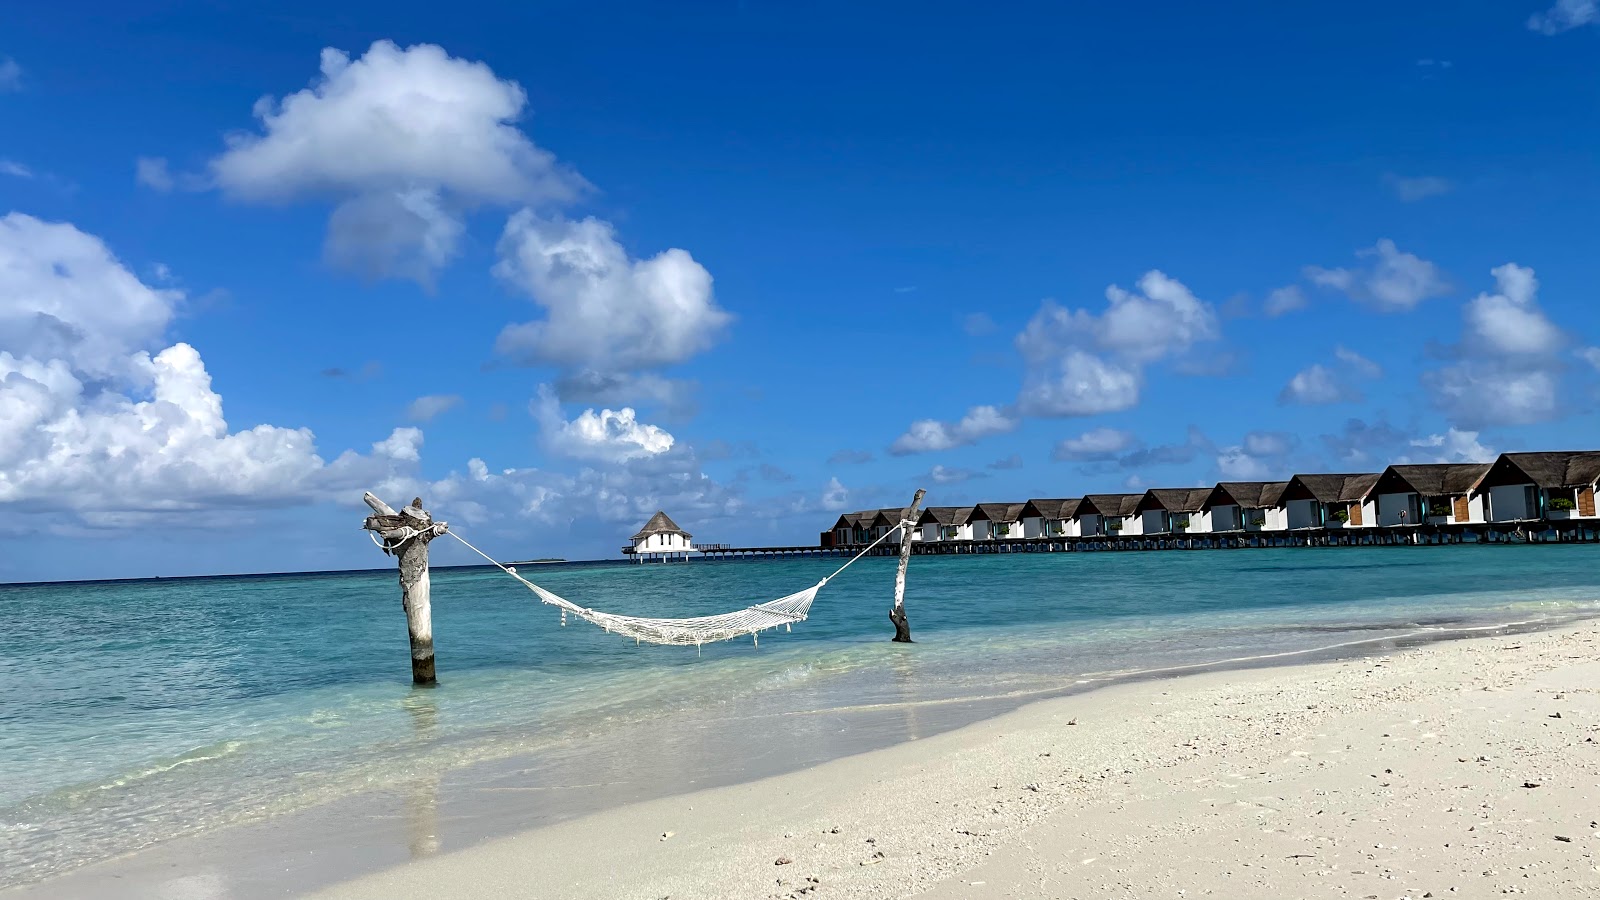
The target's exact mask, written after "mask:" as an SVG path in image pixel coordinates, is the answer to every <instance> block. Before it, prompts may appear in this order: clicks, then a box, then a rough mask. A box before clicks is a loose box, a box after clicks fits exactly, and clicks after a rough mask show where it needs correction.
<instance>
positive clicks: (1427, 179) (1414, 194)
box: [1383, 174, 1455, 203]
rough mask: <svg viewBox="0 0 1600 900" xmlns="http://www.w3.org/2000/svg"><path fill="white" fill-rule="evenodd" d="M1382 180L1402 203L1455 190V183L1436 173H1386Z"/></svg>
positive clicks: (1438, 195) (1413, 201)
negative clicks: (1409, 175) (1406, 175)
mask: <svg viewBox="0 0 1600 900" xmlns="http://www.w3.org/2000/svg"><path fill="white" fill-rule="evenodd" d="M1383 180H1384V182H1385V183H1386V184H1388V185H1389V189H1390V190H1392V191H1394V195H1395V196H1396V197H1399V198H1400V202H1402V203H1415V202H1417V201H1418V200H1426V199H1428V198H1429V197H1440V196H1443V195H1445V194H1448V193H1450V192H1451V191H1453V190H1455V185H1454V184H1452V183H1451V182H1450V180H1449V179H1448V178H1440V177H1438V176H1437V175H1418V176H1414V177H1409V178H1408V177H1405V176H1402V175H1394V174H1390V175H1386V176H1384V179H1383Z"/></svg>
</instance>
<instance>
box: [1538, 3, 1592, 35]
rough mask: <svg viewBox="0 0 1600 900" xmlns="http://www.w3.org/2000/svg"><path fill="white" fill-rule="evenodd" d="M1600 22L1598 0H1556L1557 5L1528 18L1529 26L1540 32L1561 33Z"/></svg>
mask: <svg viewBox="0 0 1600 900" xmlns="http://www.w3.org/2000/svg"><path fill="white" fill-rule="evenodd" d="M1595 22H1600V2H1596V0H1556V2H1555V5H1554V6H1552V7H1550V8H1549V9H1547V10H1545V11H1544V12H1541V13H1535V14H1534V15H1532V16H1530V17H1529V18H1528V28H1529V29H1530V30H1533V31H1537V32H1539V33H1540V34H1560V33H1561V32H1563V31H1571V30H1572V29H1574V28H1582V27H1583V26H1585V25H1592V24H1594V23H1595Z"/></svg>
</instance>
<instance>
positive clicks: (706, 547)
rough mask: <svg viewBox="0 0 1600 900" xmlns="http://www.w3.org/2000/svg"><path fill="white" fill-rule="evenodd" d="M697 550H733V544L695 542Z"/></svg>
mask: <svg viewBox="0 0 1600 900" xmlns="http://www.w3.org/2000/svg"><path fill="white" fill-rule="evenodd" d="M694 546H695V549H697V550H732V549H733V545H732V544H695V545H694Z"/></svg>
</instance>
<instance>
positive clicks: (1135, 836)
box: [316, 625, 1600, 900]
mask: <svg viewBox="0 0 1600 900" xmlns="http://www.w3.org/2000/svg"><path fill="white" fill-rule="evenodd" d="M908 714H911V715H914V710H912V711H908ZM640 752H641V753H647V752H649V748H647V747H641V748H640ZM1597 822H1600V629H1596V627H1595V626H1593V625H1583V626H1577V627H1569V628H1565V629H1561V630H1558V631H1551V632H1541V633H1532V634H1522V635H1515V636H1499V637H1490V638H1480V639H1472V640H1463V641H1455V642H1449V643H1442V644H1434V645H1430V646H1426V647H1422V648H1420V649H1415V650H1406V651H1399V652H1395V653H1392V654H1389V655H1385V656H1380V657H1376V658H1368V659H1359V660H1351V661H1344V662H1336V663H1325V664H1313V665H1304V666H1292V667H1285V668H1273V669H1259V670H1251V671H1239V672H1222V673H1205V674H1196V675H1192V676H1185V677H1179V678H1170V679H1163V680H1159V681H1151V682H1145V683H1139V684H1132V685H1124V686H1119V687H1114V688H1109V689H1107V690H1103V691H1097V692H1094V693H1090V694H1086V695H1082V696H1074V697H1067V698H1062V699H1055V700H1049V701H1044V702H1041V703H1037V704H1033V705H1030V706H1027V707H1025V708H1023V709H1021V710H1018V711H1017V712H1014V713H1011V714H1008V715H1005V716H1002V717H1000V718H996V719H992V720H989V721H986V722H983V723H980V724H978V725H975V726H971V727H968V728H964V729H961V730H958V731H954V732H949V733H945V734H941V735H937V736H934V737H931V738H927V739H924V740H919V741H913V742H911V743H907V744H903V745H899V746H895V747H892V748H889V749H885V750H880V751H874V752H871V753H867V754H863V755H860V756H855V757H850V758H846V759H841V760H837V761H834V762H830V763H827V764H824V765H821V766H817V767H814V768H812V769H809V770H806V771H801V772H797V773H793V774H790V775H785V776H781V777H776V778H771V779H767V780H764V781H759V782H755V783H750V784H743V785H738V786H734V787H728V788H719V789H714V790H707V791H702V792H697V793H691V794H685V795H681V796H677V797H672V798H668V799H664V800H658V801H652V802H647V803H641V804H636V805H632V806H627V807H623V808H619V809H615V810H612V811H609V812H605V813H601V814H598V815H594V816H590V817H587V818H584V819H580V820H576V821H572V822H568V823H564V824H561V825H556V826H552V827H549V828H545V829H540V830H535V831H530V832H526V833H523V834H519V835H515V836H512V837H509V838H505V839H501V840H497V841H493V842H491V843H487V844H483V845H480V846H477V847H473V848H469V849H466V850H463V851H461V852H456V853H450V854H445V855H441V856H436V857H432V858H428V859H423V860H420V861H417V862H413V863H409V864H406V865H402V866H400V867H398V868H393V869H389V870H385V871H381V872H378V873H375V874H371V875H368V876H364V877H361V878H358V879H356V880H353V881H350V882H347V883H344V884H339V885H336V886H334V887H331V888H329V889H326V890H324V891H322V892H321V893H319V894H317V895H316V896H319V897H323V898H327V900H368V898H370V900H393V898H398V897H429V898H443V900H448V898H468V897H490V896H493V897H525V898H602V897H603V898H652V900H655V898H740V900H745V898H757V897H779V898H783V897H808V898H859V897H875V898H881V897H907V896H927V897H932V898H1022V897H1048V898H1102V897H1124V896H1126V897H1196V896H1216V897H1229V898H1255V897H1261V898H1269V897H1270V898H1283V897H1356V898H1402V897H1405V898H1423V897H1490V896H1494V897H1499V896H1503V895H1522V896H1529V897H1541V898H1556V897H1574V896H1588V895H1597V894H1600V860H1597V858H1596V853H1597V850H1600V824H1597Z"/></svg>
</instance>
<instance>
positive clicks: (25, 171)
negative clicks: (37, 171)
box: [0, 159, 33, 178]
mask: <svg viewBox="0 0 1600 900" xmlns="http://www.w3.org/2000/svg"><path fill="white" fill-rule="evenodd" d="M0 175H10V176H11V177H13V178H32V177H33V170H32V169H30V168H28V167H27V166H25V165H23V164H22V163H19V162H17V161H16V160H13V159H0Z"/></svg>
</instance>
